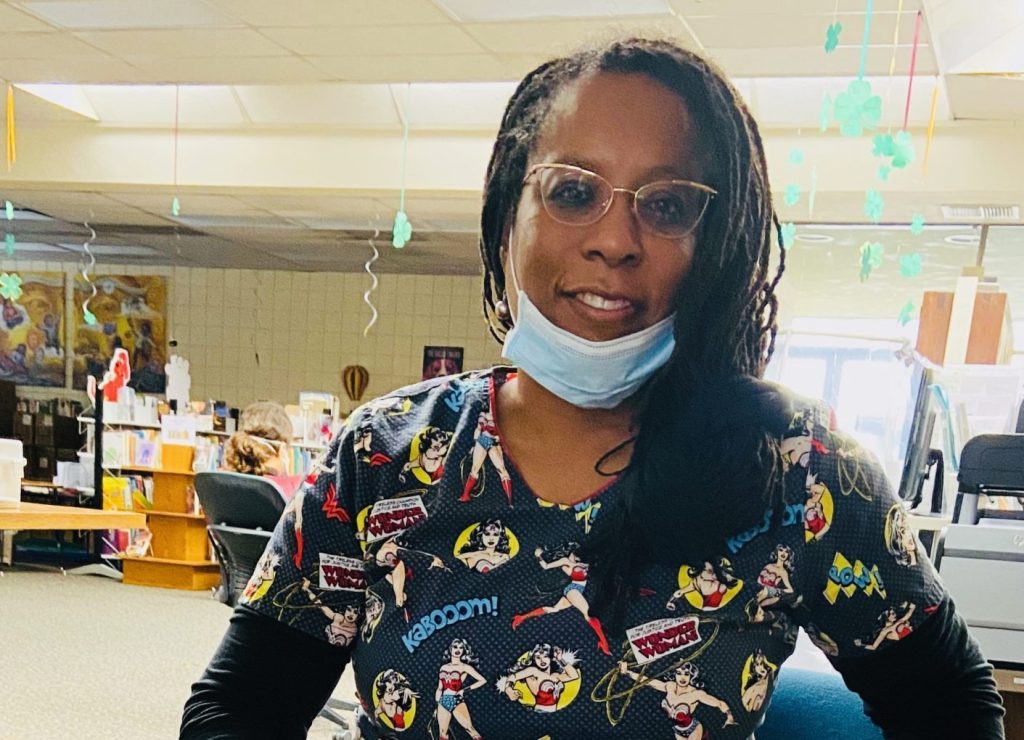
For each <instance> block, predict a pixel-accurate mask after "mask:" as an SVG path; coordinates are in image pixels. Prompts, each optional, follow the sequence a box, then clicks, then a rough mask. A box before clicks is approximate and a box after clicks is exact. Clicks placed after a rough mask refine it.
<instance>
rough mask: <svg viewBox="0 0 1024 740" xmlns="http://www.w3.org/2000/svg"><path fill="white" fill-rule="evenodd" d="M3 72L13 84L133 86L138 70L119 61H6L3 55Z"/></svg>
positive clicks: (106, 58) (0, 63)
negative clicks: (116, 84) (112, 84)
mask: <svg viewBox="0 0 1024 740" xmlns="http://www.w3.org/2000/svg"><path fill="white" fill-rule="evenodd" d="M0 70H2V74H3V76H4V77H6V78H7V79H9V80H11V81H12V82H16V83H17V82H24V83H26V84H27V83H50V82H53V83H80V84H89V83H130V82H136V81H137V77H138V70H136V69H135V68H133V67H132V66H131V65H129V64H127V63H125V62H123V61H121V60H120V59H117V58H116V57H111V56H106V55H103V54H99V53H96V54H94V55H92V56H60V57H57V56H55V57H50V58H49V59H7V58H5V57H3V52H2V51H0Z"/></svg>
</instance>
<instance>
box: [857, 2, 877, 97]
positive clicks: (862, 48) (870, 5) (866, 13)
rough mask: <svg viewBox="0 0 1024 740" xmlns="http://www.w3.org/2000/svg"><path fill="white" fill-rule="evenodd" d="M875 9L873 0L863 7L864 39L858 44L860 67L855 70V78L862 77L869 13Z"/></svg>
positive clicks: (866, 55) (865, 59) (866, 48)
mask: <svg viewBox="0 0 1024 740" xmlns="http://www.w3.org/2000/svg"><path fill="white" fill-rule="evenodd" d="M874 9H875V1H874V0H868V5H867V8H865V9H864V39H863V40H862V41H861V44H860V67H859V68H858V70H857V79H858V80H863V79H864V68H865V66H866V65H867V62H868V44H869V43H870V41H871V14H872V12H873V11H874Z"/></svg>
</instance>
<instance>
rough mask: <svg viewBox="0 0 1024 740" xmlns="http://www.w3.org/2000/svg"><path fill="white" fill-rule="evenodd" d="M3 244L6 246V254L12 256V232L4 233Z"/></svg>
mask: <svg viewBox="0 0 1024 740" xmlns="http://www.w3.org/2000/svg"><path fill="white" fill-rule="evenodd" d="M4 246H5V247H6V248H7V256H8V257H13V256H14V234H4Z"/></svg>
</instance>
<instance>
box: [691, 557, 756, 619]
mask: <svg viewBox="0 0 1024 740" xmlns="http://www.w3.org/2000/svg"><path fill="white" fill-rule="evenodd" d="M722 561H723V563H724V564H725V566H726V567H728V566H729V561H728V560H725V558H722ZM703 567H704V563H701V566H700V568H698V569H697V572H698V573H699V572H700V571H701V570H702V569H703ZM677 582H678V584H679V590H680V591H686V593H685V594H683V598H685V599H686V601H687V603H689V605H690V606H692V607H693V608H694V609H698V610H700V611H702V612H713V611H715V610H716V609H721V608H722V607H723V606H725V605H726V604H728V603H729V602H730V601H732V600H733V599H734V598H735V597H736V594H738V593H739V592H740V591H742V590H743V581H742V580H740V579H739V578H737V579H736V582H735V583H733V585H732V586H730V587H729V588H727V589H726V590H725V592H724V593H723V594H722V597H721V599H720V600H719V602H718V604H717V605H714V604H709V603H706V601H705V600H706V599H708V600H710V599H711V598H713V597H712V596H708V597H705V596H704V594H702V593H701V592H700V590H699V588H698V587H697V584H696V583H694V579H693V578H690V566H689V565H687V564H685V563H683V564H682V565H680V566H679V574H678V576H677ZM691 585H692V589H691V590H687V588H688V587H690V586H691Z"/></svg>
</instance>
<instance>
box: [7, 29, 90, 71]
mask: <svg viewBox="0 0 1024 740" xmlns="http://www.w3.org/2000/svg"><path fill="white" fill-rule="evenodd" d="M94 54H96V49H95V48H94V47H92V46H89V45H88V44H86V43H84V42H82V41H79V40H78V39H76V38H75V37H74V36H72V35H71V34H68V33H61V32H56V33H34V32H32V33H8V32H7V29H4V33H0V57H3V58H4V59H49V58H51V57H56V56H83V57H84V56H91V55H94ZM4 76H5V77H6V76H7V73H6V71H5V72H4Z"/></svg>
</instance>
